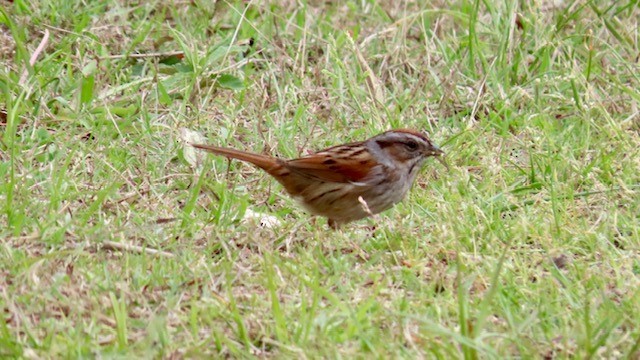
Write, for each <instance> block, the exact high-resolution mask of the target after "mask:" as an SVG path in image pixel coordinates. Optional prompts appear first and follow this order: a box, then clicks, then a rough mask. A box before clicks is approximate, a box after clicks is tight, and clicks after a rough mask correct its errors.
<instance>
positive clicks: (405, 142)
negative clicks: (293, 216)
mask: <svg viewBox="0 0 640 360" xmlns="http://www.w3.org/2000/svg"><path fill="white" fill-rule="evenodd" d="M190 145H191V146H193V147H195V148H197V149H202V150H205V151H208V152H210V153H213V154H216V155H221V156H225V157H227V158H230V159H237V160H241V161H245V162H248V163H251V164H253V165H255V166H256V167H258V168H260V169H262V170H264V171H266V172H267V173H268V174H269V175H271V176H272V177H273V178H275V179H276V180H277V181H278V182H279V183H280V184H282V186H283V187H284V188H285V190H286V192H287V193H289V195H291V196H292V197H293V198H294V199H296V200H297V201H298V202H299V203H300V204H302V206H303V207H304V208H305V209H306V210H307V211H308V212H309V213H311V214H312V215H319V216H323V217H326V218H327V219H328V225H329V226H330V227H331V228H333V229H337V228H338V227H340V226H341V225H343V224H346V223H349V222H351V221H356V220H360V219H363V218H366V217H368V216H371V215H374V214H378V213H380V212H382V211H385V210H387V209H389V208H391V207H393V206H394V205H395V204H397V203H399V202H400V201H402V199H403V198H404V197H405V195H406V194H407V192H408V191H409V189H410V188H411V186H412V184H413V182H414V180H415V178H416V175H417V174H418V172H419V171H420V169H421V167H422V165H423V164H424V162H425V160H426V159H427V158H429V157H435V158H436V159H437V160H438V161H440V162H441V163H442V164H443V165H445V166H446V167H448V166H447V163H446V162H445V160H444V152H443V151H442V150H441V149H440V148H439V147H438V146H436V145H434V144H433V142H431V140H430V139H429V137H428V136H427V135H426V134H424V133H422V132H419V131H416V130H412V129H394V130H389V131H386V132H383V133H381V134H378V135H376V136H373V137H371V138H369V139H367V140H364V141H359V142H352V143H348V144H342V145H337V146H333V147H330V148H327V149H324V150H320V151H318V152H316V153H312V154H309V155H306V156H302V157H300V158H297V159H290V160H287V159H281V158H278V157H275V156H271V155H265V154H256V153H251V152H246V151H241V150H236V149H231V148H226V147H219V146H213V145H206V144H194V143H192V144H190Z"/></svg>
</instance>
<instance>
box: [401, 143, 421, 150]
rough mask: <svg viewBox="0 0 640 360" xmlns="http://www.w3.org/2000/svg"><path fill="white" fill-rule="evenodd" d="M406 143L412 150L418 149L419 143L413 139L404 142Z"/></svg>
mask: <svg viewBox="0 0 640 360" xmlns="http://www.w3.org/2000/svg"><path fill="white" fill-rule="evenodd" d="M404 145H405V146H406V147H407V149H409V150H411V151H416V150H418V143H417V142H415V141H413V140H409V141H407V142H406V143H404Z"/></svg>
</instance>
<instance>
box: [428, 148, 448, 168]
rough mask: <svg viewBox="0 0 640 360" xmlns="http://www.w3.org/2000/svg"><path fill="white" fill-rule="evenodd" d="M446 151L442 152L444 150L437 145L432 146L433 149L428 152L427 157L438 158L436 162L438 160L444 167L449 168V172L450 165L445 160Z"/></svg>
mask: <svg viewBox="0 0 640 360" xmlns="http://www.w3.org/2000/svg"><path fill="white" fill-rule="evenodd" d="M444 155H445V154H444V151H442V149H440V148H439V147H437V146H435V145H433V144H432V145H431V148H430V149H429V150H428V153H427V156H434V157H435V158H436V160H438V162H440V164H442V165H444V167H446V168H447V170H449V164H448V163H447V160H446V159H445V158H444Z"/></svg>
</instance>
